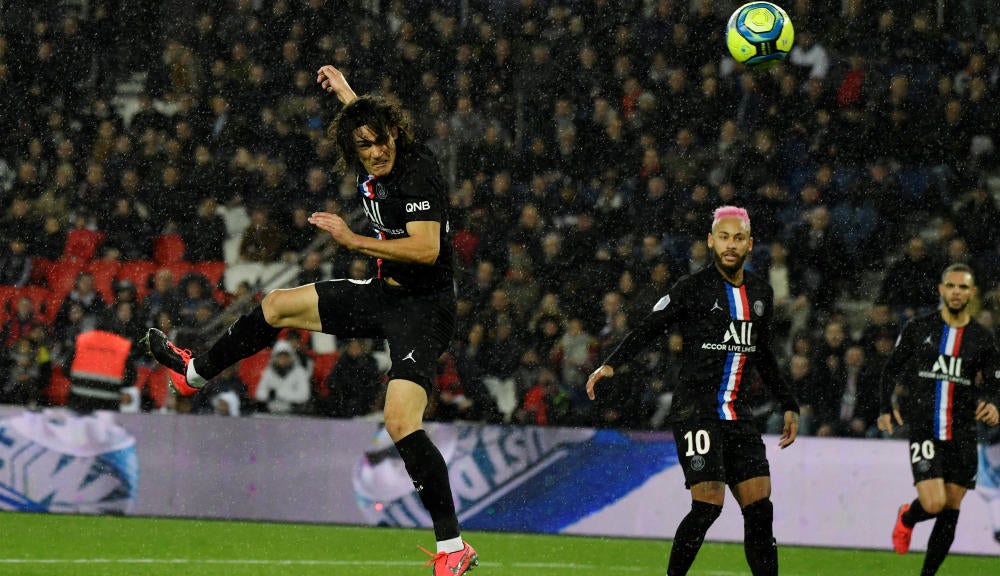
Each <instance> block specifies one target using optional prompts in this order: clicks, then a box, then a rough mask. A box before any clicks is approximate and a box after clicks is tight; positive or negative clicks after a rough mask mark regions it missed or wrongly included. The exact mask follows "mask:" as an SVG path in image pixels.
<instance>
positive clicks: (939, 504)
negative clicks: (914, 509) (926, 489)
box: [920, 498, 945, 515]
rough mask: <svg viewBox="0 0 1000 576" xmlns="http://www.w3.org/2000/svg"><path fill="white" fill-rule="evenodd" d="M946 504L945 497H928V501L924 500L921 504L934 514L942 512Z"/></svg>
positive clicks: (929, 512)
mask: <svg viewBox="0 0 1000 576" xmlns="http://www.w3.org/2000/svg"><path fill="white" fill-rule="evenodd" d="M944 504H945V501H944V499H943V498H942V499H938V498H928V499H927V501H926V502H925V501H923V500H921V501H920V505H921V506H923V507H924V510H925V511H926V512H927V513H928V514H934V515H937V514H940V513H941V511H942V510H944Z"/></svg>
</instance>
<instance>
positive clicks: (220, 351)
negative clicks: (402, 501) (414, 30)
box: [147, 66, 479, 576]
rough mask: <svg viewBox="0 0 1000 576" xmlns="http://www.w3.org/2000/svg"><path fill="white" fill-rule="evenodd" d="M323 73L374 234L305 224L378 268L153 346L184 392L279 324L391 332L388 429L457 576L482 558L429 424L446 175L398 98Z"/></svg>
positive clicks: (441, 294)
mask: <svg viewBox="0 0 1000 576" xmlns="http://www.w3.org/2000/svg"><path fill="white" fill-rule="evenodd" d="M316 81H317V82H318V83H319V84H320V85H321V86H322V87H323V89H324V90H326V91H328V92H333V93H334V94H336V96H337V98H338V99H339V100H340V101H341V103H343V104H344V107H343V109H342V110H341V111H340V113H339V114H338V116H337V118H336V119H335V120H334V122H333V124H332V125H331V126H330V128H329V130H328V131H327V136H328V137H330V138H331V139H332V140H333V141H334V142H336V144H337V147H338V148H339V149H340V155H341V164H340V166H338V167H339V168H341V169H342V170H351V169H353V170H355V171H356V172H357V174H358V178H357V187H358V193H359V194H360V195H361V201H362V203H363V205H364V209H365V213H366V214H367V215H368V218H369V220H370V223H371V226H372V229H373V231H374V237H370V236H363V235H360V234H356V233H354V232H353V231H352V230H351V229H350V228H349V227H348V226H347V224H346V223H345V222H344V220H343V219H342V218H341V217H340V216H338V215H336V214H329V213H326V212H316V213H314V214H313V215H312V216H311V217H310V218H309V222H310V223H312V224H313V225H314V226H316V227H318V228H320V229H321V230H324V231H326V232H328V233H329V234H330V235H331V236H333V238H334V240H336V241H337V243H339V244H340V245H342V246H344V247H345V248H347V249H350V250H354V251H356V252H360V253H362V254H366V255H368V256H371V257H373V258H376V259H377V263H378V274H377V276H376V277H375V278H371V279H368V280H364V281H358V280H328V281H322V282H316V283H314V284H306V285H304V286H299V287H297V288H290V289H286V290H274V291H273V292H270V293H268V294H267V295H266V296H265V297H264V299H263V300H262V301H261V304H260V306H257V307H256V308H255V309H254V310H253V311H251V312H249V313H248V314H246V315H244V316H242V317H240V318H239V319H237V320H236V322H235V323H234V324H233V325H232V326H231V327H230V328H229V330H228V331H227V332H226V333H225V334H223V335H222V337H221V338H219V340H218V341H217V342H216V343H215V344H214V345H213V346H212V347H211V349H209V350H208V351H207V352H206V353H205V354H203V355H200V356H198V357H192V354H191V352H190V351H188V350H181V349H180V348H178V347H177V346H175V345H174V344H173V343H171V342H170V341H169V340H168V339H167V337H166V336H165V335H164V334H163V333H162V332H160V331H159V330H156V329H151V330H150V331H149V332H148V334H147V338H148V344H149V349H150V352H151V353H152V355H153V357H154V358H156V360H157V361H159V362H160V363H161V364H163V365H165V366H167V367H168V368H170V369H171V370H174V371H175V372H178V373H180V374H183V375H185V380H184V381H182V382H177V383H176V388H177V390H178V392H180V393H181V394H184V395H188V394H194V393H195V392H197V390H198V389H199V388H201V387H202V386H204V385H205V383H206V382H207V381H208V380H211V379H212V378H213V377H214V376H216V375H217V374H219V373H220V372H222V370H224V369H225V368H226V367H227V366H229V365H231V364H233V363H235V362H237V361H238V360H240V359H242V358H246V357H248V356H251V355H253V354H255V353H256V352H258V351H259V350H261V349H263V348H265V347H267V346H269V345H271V344H272V343H273V341H274V339H275V338H276V337H277V335H278V333H279V332H280V331H281V330H282V329H283V328H295V329H305V330H312V331H316V332H326V333H328V334H334V335H337V336H340V337H343V338H385V339H386V340H387V341H388V344H389V354H390V357H391V360H392V368H391V369H390V370H389V384H388V390H387V392H386V397H385V428H386V431H387V432H388V433H389V436H390V437H391V438H392V440H393V442H394V443H395V445H396V449H397V450H398V451H399V455H400V457H401V458H402V459H403V462H404V463H405V465H406V471H407V473H408V474H409V476H410V478H411V479H412V480H413V484H414V485H415V486H416V487H417V490H418V493H419V495H420V500H421V502H422V503H423V505H424V506H425V507H426V508H427V511H428V512H429V513H430V516H431V519H432V520H433V522H434V535H435V537H436V539H437V553H436V554H431V556H432V558H431V559H430V560H429V561H428V565H433V566H434V574H435V576H461V575H462V574H465V573H466V572H468V571H470V570H472V568H474V567H475V566H477V565H478V563H479V560H478V557H477V555H476V551H475V550H473V548H472V547H471V546H469V544H468V543H467V542H465V541H463V539H462V536H461V533H460V531H459V525H458V518H457V516H456V513H455V505H454V501H453V499H452V492H451V485H450V482H449V479H448V468H447V465H446V464H445V461H444V458H443V457H442V456H441V452H440V451H439V450H438V449H437V447H436V446H434V444H433V443H432V442H431V440H430V438H429V437H428V435H427V433H426V432H425V431H424V430H423V428H422V425H423V414H424V408H425V407H426V406H427V398H428V395H429V394H430V391H431V387H432V383H433V375H434V372H435V369H436V364H437V359H438V357H439V356H440V355H441V353H442V352H444V350H445V348H447V346H448V344H449V342H450V341H451V339H452V335H453V332H454V329H455V300H456V297H455V288H454V282H453V279H452V273H453V272H452V253H451V239H450V234H449V229H448V209H449V204H448V196H447V194H446V193H445V185H444V180H443V179H442V177H441V173H440V170H439V168H438V164H437V160H436V159H435V158H434V156H433V155H432V153H431V152H430V151H429V150H428V149H427V148H426V147H424V146H422V145H420V144H417V143H415V142H413V139H412V137H411V135H410V132H409V129H408V126H407V122H406V120H405V117H404V114H403V111H402V110H401V109H400V107H399V106H398V105H397V104H395V103H391V102H388V101H386V100H384V99H382V98H379V97H375V96H367V95H366V96H361V97H358V96H357V95H356V94H355V93H354V90H352V89H351V87H350V86H349V85H348V83H347V81H346V79H345V78H344V75H343V74H342V73H341V72H340V71H339V70H337V69H336V68H334V67H333V66H323V67H322V68H320V69H319V71H318V72H317V79H316ZM428 554H430V552H428Z"/></svg>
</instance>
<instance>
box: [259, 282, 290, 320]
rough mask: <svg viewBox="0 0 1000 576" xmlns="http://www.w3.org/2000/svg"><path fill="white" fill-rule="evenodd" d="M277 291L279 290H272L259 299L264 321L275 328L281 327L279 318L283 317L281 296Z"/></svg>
mask: <svg viewBox="0 0 1000 576" xmlns="http://www.w3.org/2000/svg"><path fill="white" fill-rule="evenodd" d="M279 292H280V291H279V290H272V291H270V292H268V293H267V294H265V295H264V298H263V299H262V300H261V301H260V308H261V310H262V311H263V312H264V321H265V322H267V323H268V324H270V325H271V326H274V327H275V328H281V326H280V324H281V320H282V318H283V317H284V316H283V315H282V314H281V308H282V306H281V305H282V296H281V295H280V294H279Z"/></svg>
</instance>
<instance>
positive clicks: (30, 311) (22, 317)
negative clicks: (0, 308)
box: [0, 296, 45, 347]
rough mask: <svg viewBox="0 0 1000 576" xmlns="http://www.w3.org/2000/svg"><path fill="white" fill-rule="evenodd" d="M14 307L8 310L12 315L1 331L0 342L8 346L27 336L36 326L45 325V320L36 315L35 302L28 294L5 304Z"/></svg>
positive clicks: (5, 321) (8, 317)
mask: <svg viewBox="0 0 1000 576" xmlns="http://www.w3.org/2000/svg"><path fill="white" fill-rule="evenodd" d="M4 305H5V306H9V307H11V308H12V309H11V310H9V311H7V312H10V315H9V316H7V315H6V314H5V316H6V317H7V319H6V320H4V323H3V330H2V332H0V343H2V344H3V345H4V346H6V347H10V346H13V345H14V343H15V342H17V341H18V340H20V339H22V338H27V337H28V334H29V333H31V330H32V328H34V327H35V326H44V325H45V322H44V320H43V319H42V318H39V317H38V315H36V311H35V303H34V302H33V301H32V300H31V298H28V297H27V296H21V297H18V298H16V302H14V299H12V300H11V301H10V302H7V303H5V304H4Z"/></svg>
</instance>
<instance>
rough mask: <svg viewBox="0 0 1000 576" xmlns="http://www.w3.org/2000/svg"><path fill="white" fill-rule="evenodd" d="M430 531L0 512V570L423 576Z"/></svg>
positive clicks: (617, 561) (636, 554)
mask: <svg viewBox="0 0 1000 576" xmlns="http://www.w3.org/2000/svg"><path fill="white" fill-rule="evenodd" d="M465 536H466V538H468V540H469V542H471V543H472V544H473V546H475V547H476V548H477V550H478V551H479V553H480V566H479V568H477V569H476V570H475V571H474V572H473V575H475V576H487V575H505V576H506V575H517V576H630V575H634V576H640V575H650V576H654V575H655V576H662V574H664V573H665V572H666V558H667V555H668V553H669V551H670V543H669V542H664V541H654V540H627V539H617V538H584V537H578V536H539V535H533V534H505V533H487V532H467V533H466V534H465ZM418 544H422V545H424V546H426V547H429V548H432V547H433V538H432V536H431V533H430V531H429V530H401V529H389V528H359V527H347V526H320V525H302V524H269V523H250V522H222V521H198V520H167V519H157V518H132V517H126V518H122V517H106V516H105V517H95V516H61V515H47V514H21V513H9V512H8V513H0V574H5V575H7V574H9V575H17V576H22V575H24V576H27V575H39V576H42V575H44V576H52V575H72V576H133V575H152V576H156V575H163V576H168V575H169V576H178V575H181V574H183V575H185V576H197V575H216V574H219V575H225V576H244V575H246V576H251V575H252V576H285V575H287V576H293V575H294V576H309V575H317V576H318V575H323V576H376V575H378V576H385V575H393V576H408V575H411V574H413V575H421V576H427V575H428V574H430V569H429V568H425V567H424V565H423V561H424V559H425V558H426V557H425V556H424V554H423V553H422V552H420V550H419V549H418V548H417V545H418ZM780 555H781V573H782V575H787V576H825V575H829V576H834V575H836V576H844V575H851V574H864V575H886V576H891V575H896V574H899V575H904V574H906V575H910V574H918V573H919V572H920V563H921V561H922V558H923V556H922V554H917V553H914V554H908V555H906V556H897V555H895V554H892V553H888V552H871V551H856V550H835V549H823V548H797V547H790V546H786V547H783V548H781V551H780ZM998 573H1000V559H998V558H996V557H976V556H952V557H949V558H948V560H946V561H945V564H944V566H943V567H942V569H941V570H940V571H939V574H942V575H948V574H954V575H962V576H976V575H980V574H982V575H987V574H990V575H995V574H998ZM691 574H692V576H737V575H749V570H748V568H747V566H746V561H745V560H744V558H743V547H742V546H739V545H732V544H706V545H705V546H704V548H702V551H701V554H700V555H699V556H698V559H697V561H696V562H695V565H694V567H693V568H692V570H691Z"/></svg>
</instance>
